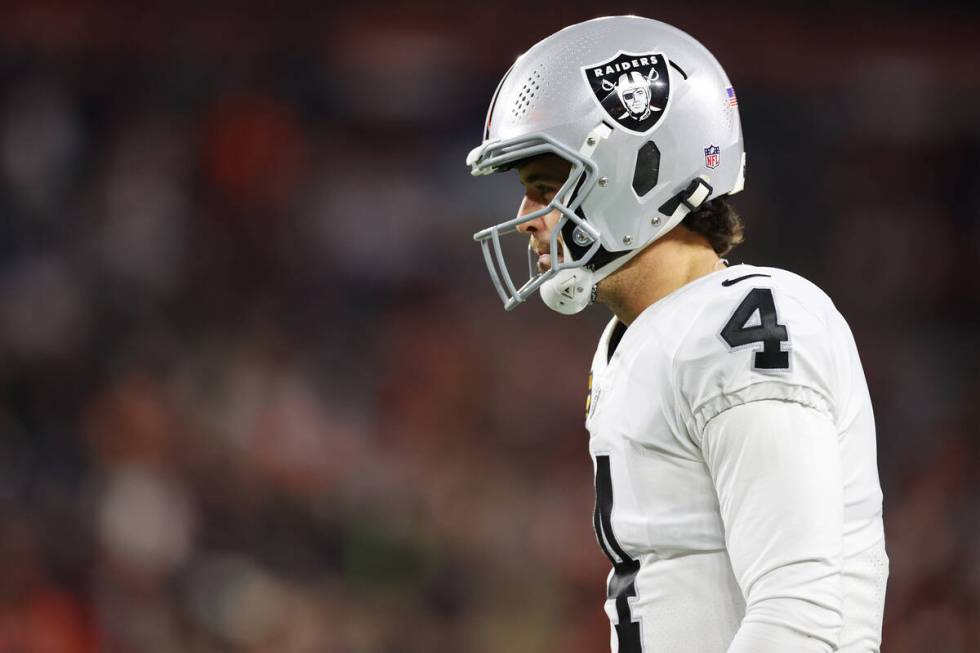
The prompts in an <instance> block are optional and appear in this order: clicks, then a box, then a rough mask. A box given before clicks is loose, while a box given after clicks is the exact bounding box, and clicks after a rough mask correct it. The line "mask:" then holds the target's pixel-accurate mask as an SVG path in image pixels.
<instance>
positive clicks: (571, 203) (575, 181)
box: [468, 134, 601, 311]
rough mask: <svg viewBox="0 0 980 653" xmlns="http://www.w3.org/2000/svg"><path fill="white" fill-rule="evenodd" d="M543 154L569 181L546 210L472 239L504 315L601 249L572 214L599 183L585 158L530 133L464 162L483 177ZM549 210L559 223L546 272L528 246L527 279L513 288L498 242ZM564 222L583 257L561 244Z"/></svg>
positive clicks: (596, 237) (590, 228)
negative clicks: (565, 170) (561, 163)
mask: <svg viewBox="0 0 980 653" xmlns="http://www.w3.org/2000/svg"><path fill="white" fill-rule="evenodd" d="M543 154H554V155H556V156H558V157H560V158H561V159H563V160H565V161H567V162H568V163H569V164H570V165H571V170H570V172H569V174H568V178H567V179H566V180H565V182H564V183H563V184H562V186H561V188H560V189H559V190H558V192H556V193H555V195H554V197H553V198H552V199H551V201H550V202H549V203H548V205H547V206H545V207H543V208H541V209H538V210H536V211H533V212H531V213H528V214H527V215H522V216H519V217H516V218H512V219H510V220H506V221H504V222H500V223H498V224H496V225H494V226H492V227H488V228H486V229H483V230H481V231H479V232H477V233H476V234H474V235H473V239H474V240H475V241H477V242H478V243H480V246H481V247H482V249H483V258H484V261H485V262H486V265H487V269H488V270H489V271H490V278H491V279H492V281H493V285H494V287H495V288H496V289H497V294H498V295H499V296H500V299H501V301H503V303H504V308H505V309H506V310H508V311H510V310H513V309H514V308H515V307H517V306H518V305H519V304H521V303H523V302H524V301H525V300H527V298H528V297H530V296H531V295H532V294H534V293H535V292H537V290H538V289H539V288H540V287H541V286H542V284H544V283H546V282H548V281H549V280H551V279H554V278H555V277H556V276H557V275H558V274H559V273H560V272H563V271H566V270H571V269H575V268H581V267H583V266H585V265H587V264H588V263H589V261H590V260H591V259H592V257H593V256H594V255H595V253H596V252H597V251H598V250H599V248H600V246H601V244H600V240H599V232H598V231H597V230H596V229H595V227H593V226H592V225H590V224H589V223H588V222H587V221H586V220H585V219H584V218H583V217H582V216H581V215H580V214H579V213H576V212H577V211H578V209H579V207H580V206H581V204H582V202H583V201H584V200H585V198H586V197H588V195H589V193H590V192H591V191H592V189H593V188H594V187H595V185H596V181H597V179H598V174H597V169H596V164H595V162H594V161H592V160H591V159H589V158H588V157H586V156H584V155H583V154H581V153H579V152H575V151H574V150H571V149H570V148H568V147H566V146H564V145H562V144H561V143H559V142H557V141H556V140H554V139H553V138H551V137H549V136H548V135H546V134H534V135H530V136H524V137H520V138H515V139H511V140H508V141H500V142H496V143H486V144H484V145H482V146H480V147H478V148H476V149H475V150H473V152H471V153H470V155H469V157H468V163H469V164H470V166H471V169H472V174H474V175H486V174H492V173H494V172H501V171H504V170H509V169H511V168H513V167H515V166H516V165H518V164H519V163H520V162H522V161H526V160H528V159H531V158H533V157H536V156H541V155H543ZM552 211H558V213H559V219H558V222H557V223H556V224H555V225H554V227H553V228H552V231H551V240H550V244H549V254H550V256H551V267H550V269H548V270H546V271H544V272H538V271H537V270H536V256H537V254H536V252H535V251H534V249H533V247H532V246H531V245H530V244H529V245H528V250H527V259H528V279H527V281H525V282H524V283H523V284H522V285H520V286H519V287H518V286H517V284H515V283H514V280H513V277H512V276H511V272H510V269H509V267H508V265H507V261H506V257H505V255H504V251H503V248H502V247H501V243H500V238H501V236H505V235H508V234H513V233H519V232H518V227H519V226H520V225H522V224H527V223H529V222H533V221H534V220H537V219H538V218H541V217H544V216H546V215H548V214H550V213H551V212H552ZM569 223H571V224H573V225H574V227H573V231H572V234H573V236H572V237H573V239H574V240H575V244H576V248H575V249H576V250H577V251H580V252H581V251H582V250H583V249H584V252H583V253H582V254H581V255H580V256H579V257H578V258H574V259H573V258H572V253H571V252H572V248H570V247H568V246H566V245H565V243H564V242H563V239H562V232H563V231H566V230H567V227H566V225H568V224H569ZM491 248H492V251H491Z"/></svg>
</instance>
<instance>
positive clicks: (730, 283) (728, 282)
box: [721, 272, 772, 288]
mask: <svg viewBox="0 0 980 653" xmlns="http://www.w3.org/2000/svg"><path fill="white" fill-rule="evenodd" d="M771 276H772V275H771V274H762V273H761V272H756V273H755V274H746V275H745V276H742V277H735V278H734V279H725V280H724V281H722V282H721V285H723V286H725V287H726V288H727V287H728V286H734V285H735V284H736V283H738V282H739V281H745V280H746V279H751V278H752V277H771Z"/></svg>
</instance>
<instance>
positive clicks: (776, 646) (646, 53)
mask: <svg viewBox="0 0 980 653" xmlns="http://www.w3.org/2000/svg"><path fill="white" fill-rule="evenodd" d="M626 73H629V74H626ZM633 73H636V75H635V76H634V74H633ZM637 78H642V79H648V80H656V82H655V83H654V82H653V81H651V83H650V84H649V85H645V86H644V88H643V92H644V94H645V95H646V97H645V98H643V100H644V102H645V103H647V104H648V105H649V106H655V107H658V108H661V107H662V110H661V111H657V112H649V111H647V112H637V111H635V110H634V107H633V106H631V105H630V104H629V102H630V100H628V99H626V94H625V93H619V92H618V90H617V84H618V83H621V80H626V81H627V82H629V83H630V84H631V85H632V86H636V84H635V83H634V82H635V80H636V79H637ZM630 90H631V91H632V90H635V89H632V88H631V89H630ZM738 111H739V110H738V103H737V99H736V96H735V92H734V89H733V88H732V85H731V83H730V82H729V80H728V77H727V76H726V74H725V72H724V70H722V68H721V66H720V65H719V63H718V62H717V61H716V60H715V58H714V57H713V56H712V55H711V53H710V52H708V50H707V49H705V47H704V46H702V45H701V44H700V43H698V42H697V41H695V40H694V39H693V38H692V37H690V36H689V35H687V34H686V33H684V32H682V31H680V30H678V29H676V28H674V27H671V26H669V25H666V24H664V23H661V22H657V21H654V20H648V19H644V18H638V17H634V16H625V17H610V18H601V19H596V20H592V21H588V22H585V23H580V24H577V25H573V26H571V27H567V28H565V29H563V30H561V31H559V32H557V33H556V34H553V35H552V36H550V37H548V38H546V39H544V40H543V41H541V42H540V43H538V44H536V45H535V46H534V47H532V48H531V49H530V50H528V51H527V52H526V53H525V54H523V55H522V56H520V57H519V58H518V59H517V61H516V62H515V63H514V65H513V67H512V68H511V69H510V71H509V72H508V73H507V74H506V75H505V76H504V78H503V80H502V81H501V82H500V85H499V86H498V88H497V91H496V93H495V94H494V97H493V99H492V101H491V105H490V111H489V115H488V116H487V121H486V129H485V133H484V140H483V143H482V144H481V145H480V146H479V147H477V148H476V149H474V150H473V152H471V153H470V155H469V157H468V161H467V162H468V164H469V165H470V166H471V169H472V172H473V174H476V175H483V174H488V173H492V172H497V171H503V170H510V169H512V170H516V171H517V174H518V175H519V177H520V181H521V182H522V184H523V186H524V198H523V201H522V203H521V205H520V208H519V210H518V214H517V217H515V218H512V219H509V220H506V221H504V222H501V223H500V224H496V225H494V226H491V227H489V228H487V229H484V230H482V231H480V232H478V233H477V234H476V235H475V236H474V238H475V239H476V240H477V241H478V242H479V243H480V244H481V246H482V248H483V254H484V259H485V261H486V263H487V266H488V268H489V271H490V276H491V279H492V281H493V284H494V286H495V287H496V289H497V292H498V293H499V295H500V298H501V299H502V301H503V303H504V306H505V308H507V309H508V310H510V309H512V308H514V307H516V306H518V305H519V304H520V303H522V302H524V301H525V300H526V299H528V298H529V297H530V296H531V295H533V294H535V293H540V295H541V297H542V299H543V300H544V302H545V303H546V304H547V305H548V306H549V307H551V308H552V309H554V310H556V311H558V312H559V313H563V314H574V313H577V312H579V311H581V310H582V309H584V308H585V307H586V306H588V305H589V304H591V303H594V302H598V303H601V304H605V305H606V306H607V307H608V308H609V309H610V310H611V311H612V313H613V317H612V319H611V320H610V322H609V324H608V326H607V327H606V329H605V331H604V332H603V333H602V336H601V338H600V339H599V346H598V349H597V351H596V354H595V358H594V360H593V362H592V370H591V375H590V385H589V389H590V395H589V400H588V407H587V417H586V426H587V428H588V430H589V433H590V441H589V449H590V453H591V456H592V460H593V463H594V470H595V490H596V503H595V512H594V526H595V532H596V537H597V539H598V543H599V546H600V547H601V549H602V551H603V552H604V553H605V555H606V556H607V557H608V558H609V561H610V563H611V565H612V570H611V571H610V574H609V577H608V583H607V599H606V602H605V611H606V613H607V615H608V617H609V621H610V624H611V631H610V633H611V643H612V650H613V651H618V652H619V653H639V652H641V651H645V652H646V653H690V652H693V651H697V652H699V653H723V652H727V653H788V652H793V653H803V652H810V651H812V652H814V653H816V652H828V651H846V652H848V653H857V652H862V653H863V652H869V651H878V650H879V647H880V639H881V620H882V610H883V605H884V592H885V581H886V578H887V574H888V558H887V556H886V554H885V547H884V534H883V529H882V515H881V501H882V495H881V488H880V485H879V481H878V472H877V461H876V450H875V425H874V419H873V416H872V411H871V402H870V400H869V396H868V389H867V384H866V382H865V378H864V372H863V370H862V368H861V362H860V360H859V358H858V352H857V349H856V347H855V344H854V339H853V337H852V335H851V332H850V330H849V328H848V326H847V323H846V322H845V321H844V318H843V317H842V316H841V314H840V313H839V312H838V311H837V309H836V308H835V307H834V304H833V303H832V302H831V300H830V299H829V298H828V297H827V295H825V294H824V293H823V292H822V291H821V290H820V289H819V288H817V287H816V286H814V285H813V284H812V283H810V282H809V281H807V280H806V279H803V278H801V277H799V276H797V275H795V274H792V273H791V272H787V271H784V270H779V269H775V268H768V267H755V266H751V265H735V266H731V267H728V266H727V263H726V261H725V260H724V259H722V258H721V256H723V255H724V254H725V253H726V252H727V251H728V250H729V249H731V247H733V246H734V245H736V244H737V243H738V242H739V241H740V240H741V222H740V220H739V218H738V216H737V215H736V214H735V213H734V211H733V210H732V208H731V206H730V204H728V202H727V200H726V198H727V197H728V196H730V195H732V194H734V193H737V192H738V191H740V190H741V189H742V186H743V179H744V166H745V154H744V151H743V145H742V132H741V125H740V120H739V113H738ZM507 234H518V237H528V236H529V237H530V247H529V250H528V256H529V263H530V268H531V270H530V278H529V279H528V280H527V281H525V282H523V283H522V284H520V285H518V284H516V283H515V282H514V280H513V279H512V277H511V273H510V271H509V270H508V267H507V263H506V258H507V257H506V256H505V254H504V251H505V249H504V247H503V246H502V245H501V238H502V237H503V236H505V235H507Z"/></svg>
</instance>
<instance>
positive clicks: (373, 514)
mask: <svg viewBox="0 0 980 653" xmlns="http://www.w3.org/2000/svg"><path fill="white" fill-rule="evenodd" d="M606 13H641V14H645V15H648V16H650V17H655V18H660V19H663V20H666V21H668V22H671V23H674V24H676V25H677V26H679V27H681V28H682V29H685V30H687V31H689V32H690V33H692V34H693V35H694V36H695V37H697V38H698V39H700V40H702V41H703V42H704V43H705V44H706V45H707V46H708V47H709V48H710V49H711V50H712V51H713V52H714V53H715V54H716V55H717V57H718V58H719V59H720V60H721V61H722V62H723V64H724V65H725V67H726V69H727V71H728V73H729V75H730V77H731V79H732V81H733V83H734V85H735V88H736V89H737V91H738V96H739V101H740V109H741V111H742V120H743V127H744V131H745V134H746V144H747V150H748V170H747V186H746V190H745V192H744V193H742V194H741V195H739V196H738V198H737V200H736V202H735V204H736V206H737V207H738V208H739V209H740V211H741V212H742V213H743V214H744V216H745V219H746V223H747V243H746V244H745V245H744V246H742V247H741V248H739V249H737V250H736V251H735V253H734V255H733V256H732V257H731V258H732V260H733V262H739V261H745V262H751V263H755V264H761V265H775V266H782V267H786V268H789V269H791V270H794V271H796V272H798V273H801V274H803V275H805V276H807V277H809V278H810V279H812V280H813V281H815V282H816V283H818V284H819V285H820V286H822V287H823V288H824V289H825V290H826V291H827V292H828V293H829V294H830V295H831V296H832V297H833V298H834V299H835V301H836V302H837V304H838V306H839V307H840V308H841V310H842V312H843V313H844V315H845V316H846V317H847V318H848V320H849V321H850V323H851V325H852V327H853V330H854V332H855V335H856V338H857V342H858V346H859V348H860V351H861V354H862V357H863V360H864V363H865V366H866V370H867V374H868V378H869V383H870V387H871V393H872V396H873V399H874V402H875V408H876V413H877V419H878V428H879V461H880V471H881V480H882V484H883V486H884V490H885V516H886V522H885V523H886V530H887V537H888V540H887V543H888V551H889V553H890V555H891V560H892V572H891V578H890V582H889V594H888V602H887V606H886V612H885V635H884V637H885V647H884V650H885V651H889V652H892V653H906V652H908V653H912V652H930V653H933V652H935V651H943V652H945V653H959V652H968V651H972V652H975V651H978V650H980V618H978V617H980V519H978V517H977V515H978V511H980V489H978V483H977V472H978V460H980V455H978V426H977V424H978V420H980V379H978V374H977V369H978V363H980V340H978V337H977V336H978V335H980V333H978V331H980V330H978V326H980V275H978V273H977V263H976V262H977V259H978V255H980V219H978V216H980V121H978V119H977V116H978V114H980V73H978V71H980V38H978V35H980V16H978V12H977V10H976V7H975V5H973V7H972V8H971V7H968V6H956V5H952V4H942V3H939V4H936V3H925V2H898V3H896V2H889V3H885V2H881V3H873V4H868V5H863V6H856V5H855V4H854V3H843V2H821V3H803V4H800V5H799V6H798V7H797V8H796V9H793V10H790V9H787V8H786V7H785V5H783V4H782V3H780V4H771V5H768V4H753V3H749V4H747V5H744V4H742V3H738V4H732V3H720V2H701V3H697V7H694V6H693V5H691V3H680V2H676V3H654V2H633V3H623V2H603V3H588V2H575V1H572V2H559V1H558V0H539V1H538V2H530V3H529V2H516V1H514V0H497V1H495V2H493V3H467V2H458V3H454V4H452V5H451V6H450V5H447V4H446V3H434V2H412V3H409V2H402V3H396V2H362V3H333V4H330V3H285V4H284V3H271V2H266V3H249V8H248V9H247V10H245V9H244V8H233V7H232V6H231V5H221V4H213V3H191V2H175V3H165V4H164V3H152V4H150V3H147V4H141V3H136V4H133V3H113V2H96V3H86V2H48V1H44V0H31V1H26V2H23V1H15V0H7V2H4V3H2V5H0V388H2V391H0V564H2V572H0V653H14V652H17V653H88V652H94V651H108V652H121V653H128V652H140V653H142V652H146V653H156V652H164V651H166V652H172V651H187V652H191V653H219V652H243V653H253V652H254V653H258V652H270V651H277V652H283V653H293V652H297V653H298V652H307V651H309V652H314V651H315V652H328V653H413V652H422V651H426V652H428V651H465V652H473V653H489V652H497V651H508V652H513V653H522V652H532V651H534V652H545V653H551V652H555V653H557V652H563V653H592V652H597V651H603V650H608V649H607V648H606V647H607V646H608V625H607V622H606V619H605V616H604V614H603V613H602V609H601V608H602V599H603V593H604V586H603V583H604V577H605V573H606V571H607V563H606V560H605V558H604V557H603V556H602V554H601V553H600V551H599V549H598V547H597V545H596V543H595V539H594V536H593V534H592V532H591V511H592V501H593V497H592V485H591V484H592V478H591V476H592V469H591V463H590V461H589V457H588V452H587V435H586V432H585V430H584V426H583V423H582V406H583V401H584V397H585V383H586V375H587V372H588V366H589V363H590V361H591V356H592V352H593V350H594V346H595V341H596V338H597V337H598V335H599V332H600V330H601V328H602V325H603V324H604V323H605V321H606V319H607V315H606V313H605V311H604V310H603V309H601V308H600V309H594V310H592V311H590V312H588V313H586V314H585V315H584V316H580V317H578V318H573V319H567V318H561V317H560V316H557V315H554V314H551V313H550V312H548V311H547V309H545V308H544V307H543V305H541V304H540V302H537V301H533V302H531V303H530V304H529V305H527V306H525V307H522V308H521V309H520V310H518V311H517V312H515V313H511V314H506V313H504V312H503V310H502V309H501V307H500V305H499V302H498V300H497V298H496V294H495V293H494V291H493V289H492V287H491V285H490V282H489V279H488V278H487V276H486V271H485V268H484V265H483V262H482V259H481V256H480V254H479V248H478V247H477V246H476V245H475V244H474V243H473V242H472V240H471V234H472V233H473V232H474V231H476V230H477V229H478V228H480V227H483V226H487V225H489V224H491V223H493V222H496V221H498V220H499V219H500V218H501V217H503V216H507V215H512V214H513V212H514V210H515V208H516V205H517V203H518V201H519V198H520V191H519V187H518V185H517V181H516V178H514V177H510V176H500V178H493V179H474V178H471V177H470V176H469V174H468V170H467V169H466V168H465V166H464V165H463V160H464V157H465V154H466V152H467V151H468V150H469V149H470V148H471V147H473V146H475V145H476V144H478V141H479V138H480V136H481V133H482V127H483V120H484V116H485V112H486V107H487V104H488V103H489V99H490V95H491V93H492V92H493V89H494V88H495V86H496V84H497V81H498V80H499V78H500V77H501V76H502V74H503V73H504V72H505V71H506V70H507V68H508V67H509V66H510V63H511V62H512V61H513V59H514V57H515V56H516V55H518V54H519V53H520V52H521V51H523V50H524V49H526V48H527V47H529V46H530V45H531V44H533V43H534V42H536V41H537V40H539V39H540V38H542V37H544V36H546V35H547V34H550V33H551V32H553V31H555V30H556V29H558V28H560V27H562V26H564V25H566V24H569V23H572V22H576V21H578V20H582V19H586V18H591V17H594V16H597V15H602V14H606Z"/></svg>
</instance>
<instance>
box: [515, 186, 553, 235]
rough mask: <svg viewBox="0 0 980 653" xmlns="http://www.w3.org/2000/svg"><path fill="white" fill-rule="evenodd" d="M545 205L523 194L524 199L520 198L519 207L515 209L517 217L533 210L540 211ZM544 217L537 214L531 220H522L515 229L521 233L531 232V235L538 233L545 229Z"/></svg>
mask: <svg viewBox="0 0 980 653" xmlns="http://www.w3.org/2000/svg"><path fill="white" fill-rule="evenodd" d="M545 206H547V205H546V204H542V203H541V202H538V201H536V200H534V199H533V198H530V197H528V196H526V195H525V196H524V199H523V200H521V206H520V208H518V209H517V217H518V218H523V217H524V216H525V215H530V214H532V213H534V212H535V211H540V210H541V209H543V208H544V207H545ZM544 218H545V216H543V215H542V216H538V217H537V218H534V219H533V220H528V221H527V222H522V223H520V224H519V225H517V230H518V231H519V232H521V233H524V234H532V235H534V234H539V233H541V232H542V231H546V230H547V225H546V224H545V221H544Z"/></svg>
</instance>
